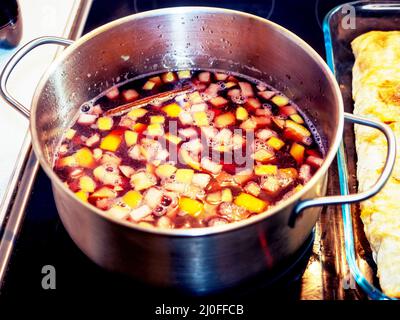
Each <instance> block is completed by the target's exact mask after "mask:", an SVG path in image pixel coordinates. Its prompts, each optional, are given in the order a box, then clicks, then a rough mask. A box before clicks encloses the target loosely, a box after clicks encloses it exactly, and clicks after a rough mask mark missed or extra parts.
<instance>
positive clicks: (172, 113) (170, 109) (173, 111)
mask: <svg viewBox="0 0 400 320" xmlns="http://www.w3.org/2000/svg"><path fill="white" fill-rule="evenodd" d="M161 110H162V111H164V112H165V113H166V114H167V115H168V117H171V118H177V117H179V114H180V113H181V111H182V109H181V107H180V106H179V104H177V103H175V102H174V103H171V104H168V105H166V106H165V107H162V108H161Z"/></svg>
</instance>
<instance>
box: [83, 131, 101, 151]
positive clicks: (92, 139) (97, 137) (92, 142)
mask: <svg viewBox="0 0 400 320" xmlns="http://www.w3.org/2000/svg"><path fill="white" fill-rule="evenodd" d="M99 141H100V135H99V134H98V133H95V134H94V135H92V136H91V137H90V138H88V139H87V140H86V143H85V144H86V145H87V146H88V147H89V148H92V147H93V146H94V145H96V144H97V143H98V142H99Z"/></svg>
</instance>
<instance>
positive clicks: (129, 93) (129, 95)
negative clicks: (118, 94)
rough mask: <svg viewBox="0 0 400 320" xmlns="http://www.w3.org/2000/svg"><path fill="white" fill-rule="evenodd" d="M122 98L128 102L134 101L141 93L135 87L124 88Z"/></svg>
mask: <svg viewBox="0 0 400 320" xmlns="http://www.w3.org/2000/svg"><path fill="white" fill-rule="evenodd" d="M122 98H124V100H125V101H126V102H132V101H135V100H136V99H137V98H139V93H138V92H137V91H136V90H135V89H128V90H124V91H122Z"/></svg>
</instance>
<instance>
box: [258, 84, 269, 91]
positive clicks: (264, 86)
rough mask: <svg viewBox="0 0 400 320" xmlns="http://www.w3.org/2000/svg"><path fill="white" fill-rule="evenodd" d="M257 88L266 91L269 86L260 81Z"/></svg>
mask: <svg viewBox="0 0 400 320" xmlns="http://www.w3.org/2000/svg"><path fill="white" fill-rule="evenodd" d="M257 89H258V90H259V91H265V90H267V86H266V85H265V84H263V83H259V84H258V85H257Z"/></svg>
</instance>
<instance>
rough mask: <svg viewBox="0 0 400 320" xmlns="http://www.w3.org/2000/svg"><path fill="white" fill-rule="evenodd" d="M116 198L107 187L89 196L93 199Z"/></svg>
mask: <svg viewBox="0 0 400 320" xmlns="http://www.w3.org/2000/svg"><path fill="white" fill-rule="evenodd" d="M116 196H117V193H116V192H115V191H114V190H112V189H110V188H108V187H102V188H100V189H99V190H97V191H95V192H94V193H92V195H91V197H93V198H115V197H116Z"/></svg>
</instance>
